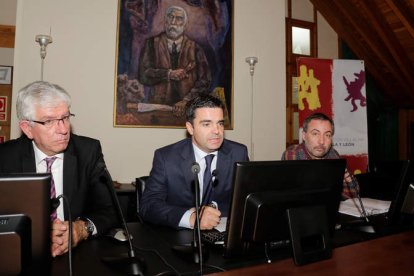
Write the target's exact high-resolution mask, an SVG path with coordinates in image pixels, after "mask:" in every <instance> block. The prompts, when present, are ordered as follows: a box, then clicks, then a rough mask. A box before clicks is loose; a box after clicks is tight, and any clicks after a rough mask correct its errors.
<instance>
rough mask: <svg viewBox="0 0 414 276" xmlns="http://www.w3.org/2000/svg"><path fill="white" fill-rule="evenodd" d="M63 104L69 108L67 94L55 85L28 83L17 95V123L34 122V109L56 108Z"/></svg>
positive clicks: (68, 96)
mask: <svg viewBox="0 0 414 276" xmlns="http://www.w3.org/2000/svg"><path fill="white" fill-rule="evenodd" d="M62 102H63V103H65V104H66V105H67V106H68V108H70V106H71V98H70V95H69V94H68V92H66V91H65V89H63V88H62V87H60V86H59V85H57V84H53V83H49V82H46V81H35V82H32V83H29V84H28V85H26V86H25V87H23V88H22V89H20V91H19V92H18V94H17V101H16V111H17V118H18V119H19V121H23V120H36V119H37V118H35V115H36V109H37V108H39V107H47V106H56V105H58V104H59V103H62Z"/></svg>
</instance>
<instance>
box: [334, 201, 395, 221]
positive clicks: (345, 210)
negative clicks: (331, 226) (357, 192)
mask: <svg viewBox="0 0 414 276" xmlns="http://www.w3.org/2000/svg"><path fill="white" fill-rule="evenodd" d="M361 201H362V204H363V205H364V208H365V212H366V213H367V216H371V215H376V214H383V213H387V212H388V210H389V209H390V205H391V201H385V200H379V199H373V198H361ZM339 212H340V213H342V214H346V215H351V216H354V217H363V214H362V208H361V205H360V203H359V200H358V199H357V198H350V199H347V200H345V201H342V202H341V204H340V205H339Z"/></svg>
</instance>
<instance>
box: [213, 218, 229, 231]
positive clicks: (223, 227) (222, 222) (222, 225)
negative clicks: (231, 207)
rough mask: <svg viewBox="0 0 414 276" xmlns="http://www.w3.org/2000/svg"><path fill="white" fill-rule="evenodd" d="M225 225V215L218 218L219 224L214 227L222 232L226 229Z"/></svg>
mask: <svg viewBox="0 0 414 276" xmlns="http://www.w3.org/2000/svg"><path fill="white" fill-rule="evenodd" d="M226 226H227V217H222V218H220V222H219V224H218V225H217V226H216V227H214V228H215V229H216V230H218V231H220V232H224V231H226Z"/></svg>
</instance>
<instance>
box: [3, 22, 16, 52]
mask: <svg viewBox="0 0 414 276" xmlns="http://www.w3.org/2000/svg"><path fill="white" fill-rule="evenodd" d="M15 34H16V28H15V26H6V25H0V47H2V48H14V37H15Z"/></svg>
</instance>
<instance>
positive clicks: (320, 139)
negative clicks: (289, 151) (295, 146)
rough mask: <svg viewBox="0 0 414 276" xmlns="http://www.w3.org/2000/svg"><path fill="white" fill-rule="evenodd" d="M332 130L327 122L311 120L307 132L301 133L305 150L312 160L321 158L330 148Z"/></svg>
mask: <svg viewBox="0 0 414 276" xmlns="http://www.w3.org/2000/svg"><path fill="white" fill-rule="evenodd" d="M332 136H333V130H332V125H331V123H330V122H329V121H324V120H311V121H310V122H309V124H308V130H307V132H302V139H303V141H304V142H305V146H306V149H307V151H308V153H309V154H310V156H311V157H312V158H313V159H321V158H323V157H324V156H325V155H326V154H327V153H328V151H329V150H330V148H331V147H332Z"/></svg>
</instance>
